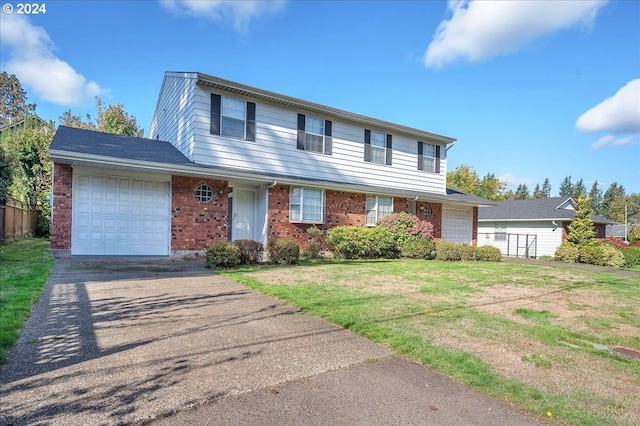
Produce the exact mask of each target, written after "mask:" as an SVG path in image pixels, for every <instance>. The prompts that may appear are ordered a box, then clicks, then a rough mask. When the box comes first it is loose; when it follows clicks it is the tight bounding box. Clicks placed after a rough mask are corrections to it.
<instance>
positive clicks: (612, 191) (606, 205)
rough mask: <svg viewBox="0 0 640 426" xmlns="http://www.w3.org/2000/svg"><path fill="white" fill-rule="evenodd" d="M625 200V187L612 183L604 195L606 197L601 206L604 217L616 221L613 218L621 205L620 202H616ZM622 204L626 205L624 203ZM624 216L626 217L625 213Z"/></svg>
mask: <svg viewBox="0 0 640 426" xmlns="http://www.w3.org/2000/svg"><path fill="white" fill-rule="evenodd" d="M624 198H625V189H624V186H622V185H618V183H617V182H613V183H611V185H609V188H608V189H607V191H606V192H605V193H604V196H603V197H602V204H601V212H602V215H603V216H604V217H608V218H609V219H612V220H616V219H614V218H613V217H614V216H615V213H616V209H617V210H619V206H620V204H621V203H620V201H617V202H615V200H619V199H623V200H624ZM616 204H617V205H618V207H617V208H616ZM622 204H623V205H624V202H623V203H622ZM612 207H613V209H612ZM623 215H624V212H623Z"/></svg>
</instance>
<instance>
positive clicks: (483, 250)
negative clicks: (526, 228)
mask: <svg viewBox="0 0 640 426" xmlns="http://www.w3.org/2000/svg"><path fill="white" fill-rule="evenodd" d="M476 260H478V261H482V262H500V260H502V253H501V252H500V249H499V248H498V247H493V246H482V247H478V248H477V249H476Z"/></svg>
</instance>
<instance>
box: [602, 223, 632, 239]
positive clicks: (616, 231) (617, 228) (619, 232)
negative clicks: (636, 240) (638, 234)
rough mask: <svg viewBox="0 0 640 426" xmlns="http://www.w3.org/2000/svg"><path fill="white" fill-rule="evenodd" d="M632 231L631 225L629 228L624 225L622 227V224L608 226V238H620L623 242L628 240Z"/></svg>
mask: <svg viewBox="0 0 640 426" xmlns="http://www.w3.org/2000/svg"><path fill="white" fill-rule="evenodd" d="M630 229H631V226H630V225H629V226H627V225H624V224H623V225H620V224H615V225H607V231H606V236H607V237H614V238H620V239H621V240H628V239H629V230H630Z"/></svg>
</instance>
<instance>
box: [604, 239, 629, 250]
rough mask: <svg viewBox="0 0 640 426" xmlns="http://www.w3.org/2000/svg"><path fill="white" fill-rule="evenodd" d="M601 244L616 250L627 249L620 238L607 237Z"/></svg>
mask: <svg viewBox="0 0 640 426" xmlns="http://www.w3.org/2000/svg"><path fill="white" fill-rule="evenodd" d="M600 241H602V242H603V243H607V244H609V245H612V246H613V247H615V248H618V249H626V248H627V243H625V242H624V240H623V239H622V238H616V237H607V238H604V239H602V240H600Z"/></svg>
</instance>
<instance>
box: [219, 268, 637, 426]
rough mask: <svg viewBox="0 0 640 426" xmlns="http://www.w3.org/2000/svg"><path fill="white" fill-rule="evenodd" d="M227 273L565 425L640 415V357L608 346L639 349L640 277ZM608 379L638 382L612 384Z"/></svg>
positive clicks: (452, 271) (487, 271) (453, 271)
mask: <svg viewBox="0 0 640 426" xmlns="http://www.w3.org/2000/svg"><path fill="white" fill-rule="evenodd" d="M224 273H225V274H226V275H227V276H229V277H231V278H232V279H234V280H236V281H238V282H240V283H242V284H244V285H246V286H248V287H251V288H254V289H257V290H259V291H261V292H264V293H267V294H271V295H273V296H275V297H278V298H280V299H282V300H284V301H287V302H288V303H291V304H292V305H295V306H297V307H299V308H301V309H302V310H303V311H305V312H307V313H310V314H312V315H315V316H318V317H321V318H324V319H327V320H329V321H331V322H333V323H335V324H338V325H340V326H342V327H344V328H347V329H350V330H352V331H354V332H356V333H358V334H360V335H362V336H364V337H366V338H368V339H370V340H373V341H375V342H379V343H382V344H384V345H386V346H388V347H389V348H391V349H393V350H394V351H395V352H396V353H397V354H399V355H402V356H406V357H409V358H412V359H415V360H417V361H420V362H422V363H423V364H425V365H428V366H430V367H432V368H434V369H437V370H439V371H442V372H443V373H445V374H447V375H449V376H451V377H454V378H456V379H458V380H461V381H462V382H464V383H465V384H466V385H468V386H469V387H472V388H474V389H476V390H479V391H481V392H484V393H486V394H488V395H491V396H493V397H495V398H497V399H499V400H502V401H506V402H508V403H512V404H516V405H518V406H519V407H521V408H522V409H524V410H527V411H529V412H531V413H533V414H535V415H538V416H540V417H541V418H545V419H549V418H548V417H547V412H551V413H552V418H551V420H552V421H557V422H559V423H564V424H576V425H578V424H579V425H600V424H621V425H626V424H635V423H637V419H638V418H639V417H640V396H638V395H640V362H638V361H631V360H629V359H626V358H623V357H621V356H618V355H613V354H611V353H609V352H607V351H605V350H603V348H605V347H606V346H607V345H620V346H626V347H632V348H640V332H637V331H638V330H640V322H639V321H640V320H639V319H638V315H637V306H640V286H639V285H638V279H637V277H626V276H619V275H616V274H609V273H602V272H598V273H593V272H588V271H575V270H571V271H568V270H566V269H562V268H557V267H554V266H540V265H522V264H508V263H479V262H437V261H428V262H425V261H416V260H394V261H388V260H387V261H360V262H344V261H339V262H335V261H327V260H325V261H316V262H309V263H307V264H306V265H303V266H294V267H280V266H266V267H250V268H249V267H247V268H242V269H239V270H236V271H226V272H224ZM282 284H286V285H282ZM496 297H497V298H503V299H498V300H497V301H496V299H495V298H496ZM625 327H626V328H625ZM620 330H623V331H624V332H620ZM496 348H505V350H506V351H507V352H509V353H511V354H512V355H511V358H508V357H507V359H511V360H512V361H510V362H511V364H515V365H513V366H512V367H509V364H500V363H498V362H494V361H495V358H498V357H499V355H500V353H501V352H500V351H496V352H491V351H495V349H496ZM487 353H488V354H489V355H487ZM496 354H497V355H496ZM513 359H515V360H516V361H515V362H514V361H513ZM517 362H520V363H521V364H517ZM505 365H507V367H505ZM505 368H507V369H508V368H512V371H510V373H509V374H505V373H504V371H505ZM532 368H533V370H530V369H532ZM522 371H532V374H533V375H534V376H535V375H537V376H538V377H537V379H536V380H530V379H529V378H528V377H527V375H526V374H520V373H521V372H522ZM556 376H558V378H556ZM600 382H602V383H603V386H602V387H598V386H595V388H594V390H592V391H589V390H585V389H584V388H585V387H587V386H590V385H593V384H594V383H600ZM608 383H610V384H611V388H617V387H618V385H619V384H620V383H622V384H624V385H625V386H628V388H623V389H620V390H618V389H613V390H610V388H609V387H608V385H607V384H608ZM620 404H622V405H624V406H625V407H629V409H628V410H626V411H625V413H624V414H619V413H616V412H615V410H608V407H611V406H616V405H620Z"/></svg>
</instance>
